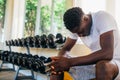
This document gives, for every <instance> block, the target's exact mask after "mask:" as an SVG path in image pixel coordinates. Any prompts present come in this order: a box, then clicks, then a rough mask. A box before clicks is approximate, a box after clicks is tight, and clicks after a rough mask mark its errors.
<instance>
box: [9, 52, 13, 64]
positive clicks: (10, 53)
mask: <svg viewBox="0 0 120 80" xmlns="http://www.w3.org/2000/svg"><path fill="white" fill-rule="evenodd" d="M14 53H15V52H10V51H8V54H9V56H8V62H10V63H12V57H13V56H14Z"/></svg>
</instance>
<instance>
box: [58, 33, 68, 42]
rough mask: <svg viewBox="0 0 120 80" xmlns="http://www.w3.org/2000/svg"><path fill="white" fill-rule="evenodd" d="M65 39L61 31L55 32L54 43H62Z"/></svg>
mask: <svg viewBox="0 0 120 80" xmlns="http://www.w3.org/2000/svg"><path fill="white" fill-rule="evenodd" d="M65 40H66V38H64V37H63V36H62V34H61V33H57V34H56V43H58V44H63V43H64V42H65Z"/></svg>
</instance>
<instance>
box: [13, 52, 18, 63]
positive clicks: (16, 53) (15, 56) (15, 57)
mask: <svg viewBox="0 0 120 80" xmlns="http://www.w3.org/2000/svg"><path fill="white" fill-rule="evenodd" d="M18 56H19V53H18V52H14V53H13V57H12V63H13V64H15V65H18V61H17V59H18Z"/></svg>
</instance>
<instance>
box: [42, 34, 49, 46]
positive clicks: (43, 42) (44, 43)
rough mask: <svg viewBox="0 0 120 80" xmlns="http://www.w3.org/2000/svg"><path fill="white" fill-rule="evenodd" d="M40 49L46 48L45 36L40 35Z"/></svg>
mask: <svg viewBox="0 0 120 80" xmlns="http://www.w3.org/2000/svg"><path fill="white" fill-rule="evenodd" d="M41 47H42V48H47V47H48V46H47V36H46V35H45V34H43V35H41Z"/></svg>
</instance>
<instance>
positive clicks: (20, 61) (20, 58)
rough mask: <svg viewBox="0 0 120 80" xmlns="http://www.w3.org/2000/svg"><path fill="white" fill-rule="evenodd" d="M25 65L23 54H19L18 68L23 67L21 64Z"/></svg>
mask: <svg viewBox="0 0 120 80" xmlns="http://www.w3.org/2000/svg"><path fill="white" fill-rule="evenodd" d="M22 63H23V53H19V56H18V58H17V64H18V66H22V65H21V64H22Z"/></svg>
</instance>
